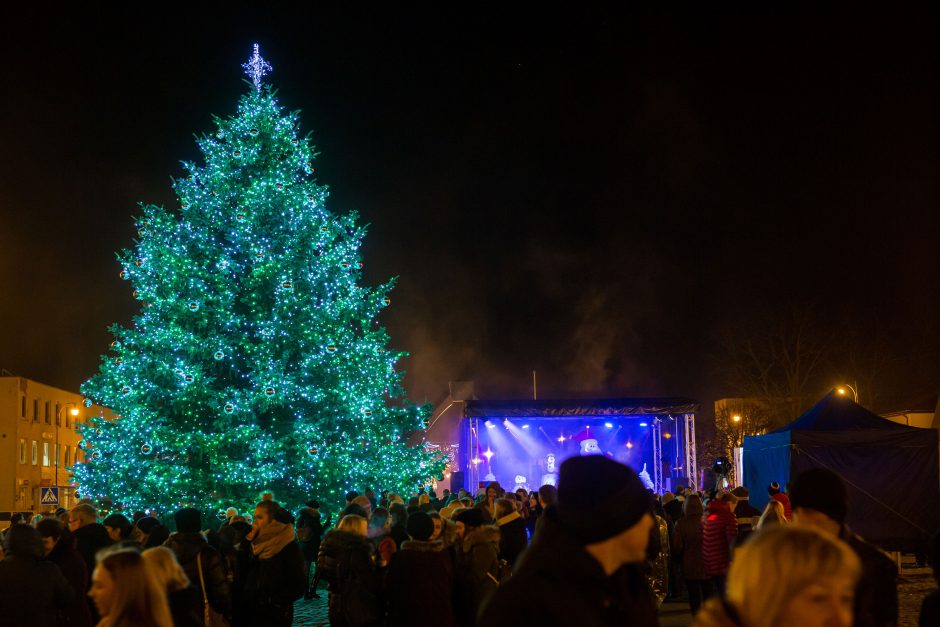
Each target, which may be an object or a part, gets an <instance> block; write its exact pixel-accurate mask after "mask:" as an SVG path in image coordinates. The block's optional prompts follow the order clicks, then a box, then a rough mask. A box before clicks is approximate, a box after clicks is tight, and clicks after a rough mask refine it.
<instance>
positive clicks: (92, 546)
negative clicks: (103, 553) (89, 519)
mask: <svg viewBox="0 0 940 627" xmlns="http://www.w3.org/2000/svg"><path fill="white" fill-rule="evenodd" d="M72 535H74V536H75V548H76V550H77V551H78V552H79V554H80V555H81V556H82V559H83V560H85V568H86V569H88V578H89V582H88V585H89V586H91V574H92V573H93V572H95V554H96V553H97V552H98V551H100V550H101V549H103V548H105V547H108V546H111V545H112V544H114V540H112V539H111V536H109V535H108V530H107V529H105V528H104V525H102V524H101V523H92V524H90V525H85V526H84V527H79V528H78V529H76V530H75V532H74V533H73V534H72Z"/></svg>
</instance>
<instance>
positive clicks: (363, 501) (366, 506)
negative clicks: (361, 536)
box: [351, 495, 372, 520]
mask: <svg viewBox="0 0 940 627" xmlns="http://www.w3.org/2000/svg"><path fill="white" fill-rule="evenodd" d="M351 505H358V506H359V507H361V508H362V511H363V512H365V514H366V515H365V519H366V520H369V519H370V518H372V501H370V500H369V497H367V496H365V495H359V496H357V497H356V498H354V499H353V500H352V503H351Z"/></svg>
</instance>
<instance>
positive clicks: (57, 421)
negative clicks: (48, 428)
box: [54, 403, 78, 487]
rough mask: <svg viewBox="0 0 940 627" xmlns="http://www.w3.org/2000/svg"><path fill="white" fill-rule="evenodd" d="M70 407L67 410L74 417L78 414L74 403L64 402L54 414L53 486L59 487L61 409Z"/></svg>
mask: <svg viewBox="0 0 940 627" xmlns="http://www.w3.org/2000/svg"><path fill="white" fill-rule="evenodd" d="M70 405H71V407H72V409H71V410H70V411H69V414H70V415H71V416H72V417H73V418H74V417H75V416H78V406H77V405H76V403H66V404H64V405H60V406H59V410H58V411H57V412H56V415H55V481H54V483H55V486H56V487H59V457H60V454H59V429H61V428H62V410H63V409H65V408H66V407H68V406H70Z"/></svg>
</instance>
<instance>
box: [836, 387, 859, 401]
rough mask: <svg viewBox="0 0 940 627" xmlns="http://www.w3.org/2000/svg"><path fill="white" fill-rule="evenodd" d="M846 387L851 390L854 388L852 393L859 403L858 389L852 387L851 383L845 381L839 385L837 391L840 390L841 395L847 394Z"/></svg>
mask: <svg viewBox="0 0 940 627" xmlns="http://www.w3.org/2000/svg"><path fill="white" fill-rule="evenodd" d="M855 385H858V384H857V383H856V384H855ZM845 388H849V389H850V390H852V395H853V396H854V397H855V403H856V404H858V390H857V389H856V388H854V387H852V386H851V385H849V384H848V383H843V384H842V385H840V386H839V387H837V388H836V392H838V393H839V394H840V395H841V396H845V394H846V392H845Z"/></svg>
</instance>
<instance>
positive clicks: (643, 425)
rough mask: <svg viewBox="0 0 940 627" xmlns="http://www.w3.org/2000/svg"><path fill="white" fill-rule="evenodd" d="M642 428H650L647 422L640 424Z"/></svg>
mask: <svg viewBox="0 0 940 627" xmlns="http://www.w3.org/2000/svg"><path fill="white" fill-rule="evenodd" d="M640 426H641V427H648V426H649V425H648V424H646V423H645V422H641V423H640Z"/></svg>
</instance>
